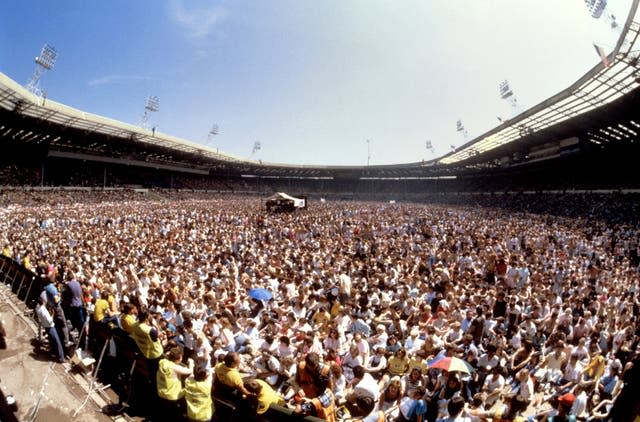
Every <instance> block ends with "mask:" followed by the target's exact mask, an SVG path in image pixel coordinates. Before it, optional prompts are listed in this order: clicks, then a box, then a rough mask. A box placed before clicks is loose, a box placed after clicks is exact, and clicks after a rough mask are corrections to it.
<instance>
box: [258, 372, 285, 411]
mask: <svg viewBox="0 0 640 422" xmlns="http://www.w3.org/2000/svg"><path fill="white" fill-rule="evenodd" d="M256 382H257V383H258V384H260V386H262V390H260V394H259V395H258V409H257V410H256V413H258V414H259V415H261V414H263V413H264V412H266V411H267V410H269V406H270V405H271V404H272V403H273V404H279V405H280V406H284V398H283V397H282V396H281V395H280V394H278V393H276V392H275V391H274V389H273V388H271V386H270V385H269V384H267V383H266V382H265V381H263V380H256Z"/></svg>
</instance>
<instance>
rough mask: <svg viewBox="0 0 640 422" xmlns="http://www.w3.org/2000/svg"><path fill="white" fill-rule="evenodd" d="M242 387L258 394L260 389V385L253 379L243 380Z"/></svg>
mask: <svg viewBox="0 0 640 422" xmlns="http://www.w3.org/2000/svg"><path fill="white" fill-rule="evenodd" d="M244 388H246V389H247V391H248V392H250V393H251V394H255V395H258V394H260V392H261V391H262V386H261V385H260V383H258V382H257V381H256V380H255V379H248V380H246V381H245V382H244Z"/></svg>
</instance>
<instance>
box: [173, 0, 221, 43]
mask: <svg viewBox="0 0 640 422" xmlns="http://www.w3.org/2000/svg"><path fill="white" fill-rule="evenodd" d="M188 4H189V5H190V6H191V5H192V3H191V2H188ZM169 9H170V13H169V15H170V17H171V18H172V19H173V20H174V21H175V22H176V23H177V24H178V25H179V26H181V27H183V28H184V29H185V30H186V34H187V36H188V37H190V38H193V39H202V38H204V37H206V36H207V35H209V34H210V33H211V31H212V30H213V29H214V28H215V26H216V24H218V23H220V22H221V21H223V20H224V19H225V18H226V17H227V15H228V12H227V10H226V9H224V8H222V7H220V6H209V7H198V8H194V7H191V8H189V9H188V10H187V8H185V5H184V4H183V1H182V0H172V1H171V2H170V6H169Z"/></svg>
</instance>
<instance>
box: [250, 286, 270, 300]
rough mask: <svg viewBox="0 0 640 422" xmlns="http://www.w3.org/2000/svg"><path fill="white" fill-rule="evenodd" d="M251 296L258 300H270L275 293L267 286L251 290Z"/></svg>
mask: <svg viewBox="0 0 640 422" xmlns="http://www.w3.org/2000/svg"><path fill="white" fill-rule="evenodd" d="M249 297H251V298H253V299H256V300H269V299H271V298H272V297H273V294H272V293H271V292H270V291H269V290H267V289H265V288H262V287H258V288H255V289H251V290H249Z"/></svg>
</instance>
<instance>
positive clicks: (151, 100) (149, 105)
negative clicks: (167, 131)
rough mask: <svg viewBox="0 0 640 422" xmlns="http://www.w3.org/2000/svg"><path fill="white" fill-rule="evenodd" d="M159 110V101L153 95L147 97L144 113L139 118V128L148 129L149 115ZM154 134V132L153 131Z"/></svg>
mask: <svg viewBox="0 0 640 422" xmlns="http://www.w3.org/2000/svg"><path fill="white" fill-rule="evenodd" d="M159 109H160V99H159V98H158V97H157V96H155V95H149V96H148V97H147V101H146V102H145V105H144V113H143V114H142V117H141V118H140V126H142V127H143V128H149V124H148V123H149V118H150V117H151V113H154V112H156V111H158V110H159ZM154 132H155V131H154Z"/></svg>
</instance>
